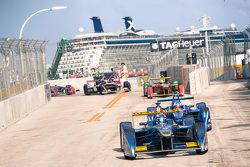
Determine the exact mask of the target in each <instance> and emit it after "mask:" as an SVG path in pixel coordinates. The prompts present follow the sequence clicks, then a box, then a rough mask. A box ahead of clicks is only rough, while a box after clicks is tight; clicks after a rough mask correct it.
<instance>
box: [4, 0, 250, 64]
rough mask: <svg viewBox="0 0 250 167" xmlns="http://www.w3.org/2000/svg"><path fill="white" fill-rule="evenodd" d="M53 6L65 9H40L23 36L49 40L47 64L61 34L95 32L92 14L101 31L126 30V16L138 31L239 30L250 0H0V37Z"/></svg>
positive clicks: (248, 16) (248, 17)
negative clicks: (204, 21)
mask: <svg viewBox="0 0 250 167" xmlns="http://www.w3.org/2000/svg"><path fill="white" fill-rule="evenodd" d="M52 6H67V7H68V8H67V9H64V10H58V11H47V12H42V13H39V14H37V15H35V16H34V17H32V19H31V20H30V21H29V22H28V23H27V24H26V26H25V28H24V31H23V39H35V40H47V41H48V46H47V48H46V62H47V63H51V62H52V60H53V58H54V56H55V53H56V44H57V42H58V41H60V39H61V38H62V37H66V38H68V39H71V38H74V36H75V35H76V34H78V29H79V27H83V28H84V32H85V33H91V32H93V31H94V29H93V23H92V21H91V20H90V19H89V18H91V17H92V16H98V17H100V18H101V21H102V25H103V29H104V31H105V32H116V31H122V30H125V26H124V21H123V20H122V18H123V17H125V16H131V17H132V18H133V20H134V24H135V27H136V28H137V29H150V30H154V31H155V32H156V33H159V34H163V35H170V34H173V33H174V32H175V29H176V27H180V29H181V30H187V29H189V28H190V26H191V25H193V26H195V27H200V26H201V22H200V19H201V17H202V16H204V15H207V16H209V17H211V19H210V24H211V25H216V26H218V27H220V28H227V27H229V26H230V24H232V23H234V24H235V25H236V27H237V29H238V30H244V29H245V28H246V27H247V26H248V25H249V24H250V0H0V38H7V37H9V38H18V36H19V31H20V29H21V26H22V24H23V23H24V21H25V20H26V19H27V18H28V17H29V16H30V15H31V14H32V13H34V12H36V11H38V10H40V9H46V8H50V7H52Z"/></svg>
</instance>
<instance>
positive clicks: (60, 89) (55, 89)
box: [50, 85, 76, 96]
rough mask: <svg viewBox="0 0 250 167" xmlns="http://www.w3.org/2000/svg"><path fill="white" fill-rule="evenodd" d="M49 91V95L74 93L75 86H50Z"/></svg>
mask: <svg viewBox="0 0 250 167" xmlns="http://www.w3.org/2000/svg"><path fill="white" fill-rule="evenodd" d="M50 91H51V96H58V95H60V94H66V95H72V94H76V89H75V87H73V86H71V85H66V86H51V87H50Z"/></svg>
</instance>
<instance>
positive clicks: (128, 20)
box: [123, 17, 135, 31]
mask: <svg viewBox="0 0 250 167" xmlns="http://www.w3.org/2000/svg"><path fill="white" fill-rule="evenodd" d="M123 19H124V20H125V22H124V23H125V27H126V30H127V31H135V26H134V23H133V19H132V18H131V17H124V18H123Z"/></svg>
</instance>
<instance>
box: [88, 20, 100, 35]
mask: <svg viewBox="0 0 250 167" xmlns="http://www.w3.org/2000/svg"><path fill="white" fill-rule="evenodd" d="M90 19H91V20H93V25H94V29H95V33H101V32H103V28H102V23H101V20H100V18H99V17H92V18H90Z"/></svg>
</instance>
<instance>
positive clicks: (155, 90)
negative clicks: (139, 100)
mask: <svg viewBox="0 0 250 167" xmlns="http://www.w3.org/2000/svg"><path fill="white" fill-rule="evenodd" d="M169 80H170V77H160V78H148V81H147V82H145V83H144V85H143V95H144V96H145V97H148V98H153V97H167V96H172V95H173V94H174V93H176V92H179V85H178V82H177V81H174V83H170V81H169ZM179 93H180V94H181V95H183V93H182V92H179Z"/></svg>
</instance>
